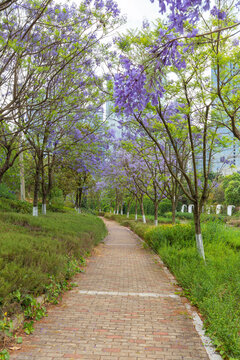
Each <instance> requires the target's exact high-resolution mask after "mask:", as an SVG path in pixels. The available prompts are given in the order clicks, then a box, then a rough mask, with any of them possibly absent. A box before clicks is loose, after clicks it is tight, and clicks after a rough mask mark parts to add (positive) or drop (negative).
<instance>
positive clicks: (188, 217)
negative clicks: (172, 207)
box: [176, 212, 193, 220]
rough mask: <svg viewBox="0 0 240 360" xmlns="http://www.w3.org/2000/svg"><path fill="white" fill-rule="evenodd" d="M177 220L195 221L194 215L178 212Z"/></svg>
mask: <svg viewBox="0 0 240 360" xmlns="http://www.w3.org/2000/svg"><path fill="white" fill-rule="evenodd" d="M176 218H178V219H181V220H192V219H193V214H192V213H188V212H185V213H182V212H176Z"/></svg>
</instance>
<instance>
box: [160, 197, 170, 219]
mask: <svg viewBox="0 0 240 360" xmlns="http://www.w3.org/2000/svg"><path fill="white" fill-rule="evenodd" d="M171 211H172V203H171V201H170V200H167V199H165V200H162V201H161V202H160V204H159V207H158V213H159V214H160V215H163V214H165V213H167V212H171Z"/></svg>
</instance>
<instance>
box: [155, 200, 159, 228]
mask: <svg viewBox="0 0 240 360" xmlns="http://www.w3.org/2000/svg"><path fill="white" fill-rule="evenodd" d="M154 225H155V226H158V202H157V201H156V202H155V204H154Z"/></svg>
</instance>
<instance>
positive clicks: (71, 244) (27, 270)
mask: <svg viewBox="0 0 240 360" xmlns="http://www.w3.org/2000/svg"><path fill="white" fill-rule="evenodd" d="M0 233H1V237H0V302H1V304H2V307H3V311H5V310H7V311H8V312H10V313H11V312H14V311H16V304H15V303H14V299H13V295H12V294H13V292H15V291H16V290H20V292H21V293H22V294H28V293H30V294H33V295H35V296H37V295H39V294H41V293H42V292H43V291H44V289H45V287H46V286H47V285H48V284H49V281H50V280H49V279H50V278H49V276H54V278H55V279H56V281H63V280H64V279H65V278H67V277H68V276H69V266H68V264H69V259H73V260H74V259H75V260H78V261H81V258H82V256H83V255H84V254H85V253H86V252H89V251H90V250H91V248H92V247H93V246H94V245H96V244H97V243H99V241H101V240H102V239H103V238H104V236H105V235H106V234H107V231H106V228H105V225H104V223H103V222H102V220H101V219H99V218H97V217H95V216H92V215H86V214H82V215H79V214H75V213H67V214H60V213H59V214H58V213H49V214H48V215H45V216H39V217H33V216H31V215H26V214H17V213H0Z"/></svg>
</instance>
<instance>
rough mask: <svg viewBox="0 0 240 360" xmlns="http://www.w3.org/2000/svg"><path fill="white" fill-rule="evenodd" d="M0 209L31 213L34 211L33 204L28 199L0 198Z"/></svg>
mask: <svg viewBox="0 0 240 360" xmlns="http://www.w3.org/2000/svg"><path fill="white" fill-rule="evenodd" d="M0 211H13V212H17V213H22V214H30V213H31V212H32V205H31V204H29V203H28V202H27V201H21V200H12V199H5V198H0Z"/></svg>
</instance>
